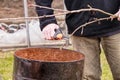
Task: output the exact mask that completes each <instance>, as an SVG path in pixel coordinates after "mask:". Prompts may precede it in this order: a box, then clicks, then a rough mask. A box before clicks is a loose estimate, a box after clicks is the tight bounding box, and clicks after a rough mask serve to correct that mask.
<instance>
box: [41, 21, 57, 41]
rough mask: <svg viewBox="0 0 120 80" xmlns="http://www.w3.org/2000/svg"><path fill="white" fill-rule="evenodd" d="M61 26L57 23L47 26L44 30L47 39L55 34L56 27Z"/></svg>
mask: <svg viewBox="0 0 120 80" xmlns="http://www.w3.org/2000/svg"><path fill="white" fill-rule="evenodd" d="M58 28H59V26H58V25H57V24H54V23H51V24H48V25H47V26H45V27H44V28H43V30H42V33H43V35H44V38H45V39H48V40H51V39H53V36H54V34H55V29H58Z"/></svg>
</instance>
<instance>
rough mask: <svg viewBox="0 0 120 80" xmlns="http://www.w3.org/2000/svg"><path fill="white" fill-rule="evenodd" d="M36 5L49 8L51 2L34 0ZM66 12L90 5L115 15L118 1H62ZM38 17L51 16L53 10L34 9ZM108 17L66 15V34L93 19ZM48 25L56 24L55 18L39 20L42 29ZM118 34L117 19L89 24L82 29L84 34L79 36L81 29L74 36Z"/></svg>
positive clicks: (119, 28) (79, 14) (98, 13)
mask: <svg viewBox="0 0 120 80" xmlns="http://www.w3.org/2000/svg"><path fill="white" fill-rule="evenodd" d="M35 1H36V4H37V5H41V6H47V7H51V3H52V1H53V0H35ZM64 1H65V5H66V8H67V10H69V11H71V10H78V9H83V8H88V6H87V5H90V6H91V7H93V8H98V9H101V10H104V11H106V12H109V13H112V14H115V13H116V12H117V11H118V10H119V6H120V0H64ZM36 11H37V13H38V16H43V15H51V14H53V10H48V9H43V8H38V7H37V8H36ZM103 17H108V15H105V14H103V13H100V12H95V11H94V12H93V11H87V12H80V13H74V14H67V15H66V23H67V26H68V32H69V34H71V33H72V32H73V31H74V30H75V29H76V28H77V27H79V26H80V25H82V24H84V23H86V22H89V21H91V20H93V19H94V18H103ZM49 23H56V24H57V22H56V19H55V17H49V18H43V19H40V26H41V29H43V28H44V27H45V26H46V25H48V24H49ZM118 32H120V22H119V21H117V19H114V20H112V21H111V20H105V21H101V22H99V23H98V22H97V23H94V24H90V25H88V26H86V27H85V28H84V32H83V34H82V35H81V29H79V30H78V31H77V32H76V33H75V34H74V35H76V36H87V37H91V36H92V37H93V36H97V37H101V36H109V35H112V34H115V33H118Z"/></svg>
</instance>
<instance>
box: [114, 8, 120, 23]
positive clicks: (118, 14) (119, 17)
mask: <svg viewBox="0 0 120 80" xmlns="http://www.w3.org/2000/svg"><path fill="white" fill-rule="evenodd" d="M115 16H116V17H117V19H118V21H120V9H119V11H118V12H117V13H116V14H115Z"/></svg>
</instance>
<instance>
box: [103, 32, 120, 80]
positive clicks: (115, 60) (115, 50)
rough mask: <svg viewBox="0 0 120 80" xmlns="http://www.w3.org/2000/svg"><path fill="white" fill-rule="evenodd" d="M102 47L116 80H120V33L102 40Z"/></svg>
mask: <svg viewBox="0 0 120 80" xmlns="http://www.w3.org/2000/svg"><path fill="white" fill-rule="evenodd" d="M102 46H103V49H104V52H105V55H106V58H107V60H108V63H109V65H110V68H111V71H112V74H113V78H114V80H120V33H119V34H116V35H113V36H109V37H104V38H103V39H102Z"/></svg>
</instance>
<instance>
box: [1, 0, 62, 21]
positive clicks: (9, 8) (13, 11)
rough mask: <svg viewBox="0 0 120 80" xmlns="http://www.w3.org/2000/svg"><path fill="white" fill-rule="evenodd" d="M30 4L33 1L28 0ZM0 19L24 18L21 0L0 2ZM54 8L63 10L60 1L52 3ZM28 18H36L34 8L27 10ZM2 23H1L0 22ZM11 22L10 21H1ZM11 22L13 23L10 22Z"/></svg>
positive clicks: (56, 0) (3, 0)
mask: <svg viewBox="0 0 120 80" xmlns="http://www.w3.org/2000/svg"><path fill="white" fill-rule="evenodd" d="M28 2H30V3H34V0H28ZM0 4H1V5H0V18H17V17H23V16H24V8H23V0H0ZM53 7H54V8H63V2H62V0H59V4H58V0H54V1H53ZM28 11H29V16H37V15H36V11H35V8H28ZM0 22H2V21H0ZM3 22H11V21H3ZM12 22H13V21H12Z"/></svg>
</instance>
